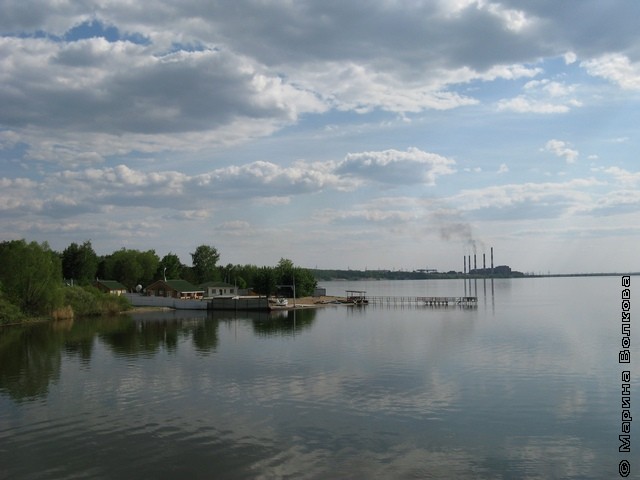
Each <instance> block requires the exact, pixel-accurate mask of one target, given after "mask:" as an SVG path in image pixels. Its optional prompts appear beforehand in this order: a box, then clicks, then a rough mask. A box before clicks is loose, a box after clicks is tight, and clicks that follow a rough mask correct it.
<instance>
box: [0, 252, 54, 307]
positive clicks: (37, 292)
mask: <svg viewBox="0 0 640 480" xmlns="http://www.w3.org/2000/svg"><path fill="white" fill-rule="evenodd" d="M0 265H2V269H0V283H1V284H2V291H3V292H4V294H5V295H6V298H7V299H8V300H9V302H11V303H13V304H14V305H17V306H18V307H20V308H21V309H22V311H24V312H25V313H28V314H35V315H42V314H48V313H50V312H51V311H52V310H53V309H55V308H56V307H58V306H59V305H60V303H61V299H62V297H61V287H62V264H61V261H60V257H59V256H58V255H57V254H56V253H55V252H53V251H52V250H51V249H50V248H49V245H48V244H47V243H42V244H38V243H36V242H31V243H27V242H26V241H25V240H12V241H8V242H2V243H0Z"/></svg>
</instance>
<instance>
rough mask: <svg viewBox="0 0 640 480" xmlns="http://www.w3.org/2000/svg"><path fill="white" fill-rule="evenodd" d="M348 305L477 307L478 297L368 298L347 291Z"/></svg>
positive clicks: (361, 292) (376, 296)
mask: <svg viewBox="0 0 640 480" xmlns="http://www.w3.org/2000/svg"><path fill="white" fill-rule="evenodd" d="M345 303H347V304H354V305H379V306H387V307H403V306H416V307H417V306H425V307H448V306H459V307H466V308H469V307H477V306H478V297H472V296H464V297H422V296H417V297H404V296H380V295H372V296H367V295H366V292H364V291H360V290H347V298H346V302H345Z"/></svg>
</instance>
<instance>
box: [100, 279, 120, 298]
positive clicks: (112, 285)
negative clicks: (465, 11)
mask: <svg viewBox="0 0 640 480" xmlns="http://www.w3.org/2000/svg"><path fill="white" fill-rule="evenodd" d="M93 286H94V287H96V288H97V289H98V290H100V291H101V292H104V293H109V294H111V295H122V294H123V293H127V287H125V286H124V285H122V284H121V283H120V282H117V281H115V280H96V281H95V282H93Z"/></svg>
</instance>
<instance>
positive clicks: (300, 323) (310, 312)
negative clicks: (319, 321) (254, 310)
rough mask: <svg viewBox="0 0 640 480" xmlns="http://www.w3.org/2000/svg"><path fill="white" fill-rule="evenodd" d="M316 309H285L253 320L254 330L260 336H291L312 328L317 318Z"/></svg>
mask: <svg viewBox="0 0 640 480" xmlns="http://www.w3.org/2000/svg"><path fill="white" fill-rule="evenodd" d="M316 313H317V311H316V309H315V308H309V309H302V310H283V311H281V312H275V313H271V315H266V316H264V317H262V318H259V319H254V320H253V331H254V332H255V334H256V335H258V336H290V335H295V334H297V333H301V332H302V331H304V330H307V329H310V328H311V326H312V325H313V322H314V321H315V318H316Z"/></svg>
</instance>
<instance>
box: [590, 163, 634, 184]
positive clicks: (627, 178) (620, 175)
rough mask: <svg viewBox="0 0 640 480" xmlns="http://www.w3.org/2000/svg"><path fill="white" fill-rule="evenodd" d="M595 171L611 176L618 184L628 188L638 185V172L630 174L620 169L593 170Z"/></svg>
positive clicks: (601, 168)
mask: <svg viewBox="0 0 640 480" xmlns="http://www.w3.org/2000/svg"><path fill="white" fill-rule="evenodd" d="M594 170H596V171H602V172H604V173H606V174H608V175H611V176H612V177H613V178H614V179H615V180H616V181H617V182H618V183H620V184H622V185H624V186H628V187H634V186H636V185H639V184H640V172H630V171H628V170H625V169H624V168H620V167H615V166H614V167H606V168H604V167H600V168H597V169H594Z"/></svg>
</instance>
